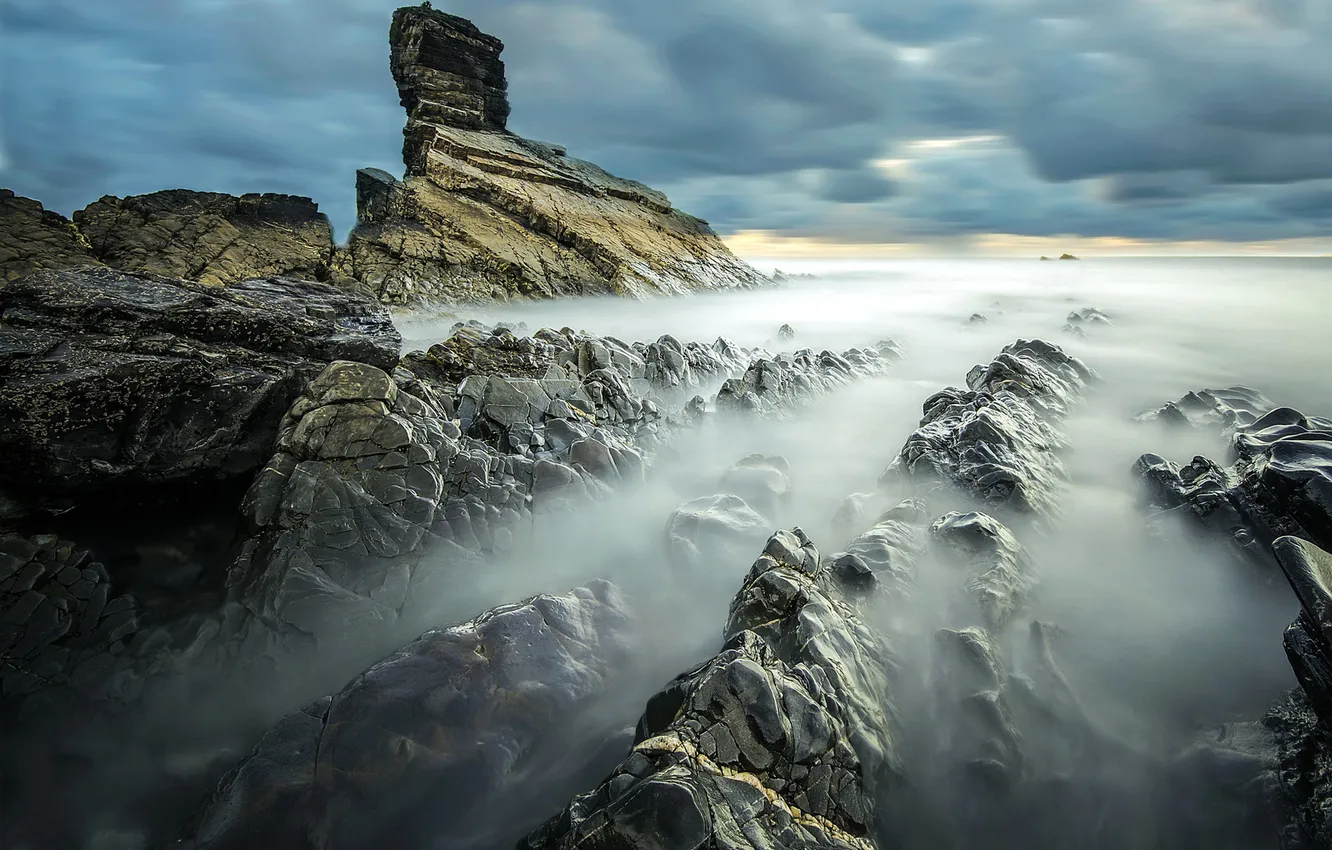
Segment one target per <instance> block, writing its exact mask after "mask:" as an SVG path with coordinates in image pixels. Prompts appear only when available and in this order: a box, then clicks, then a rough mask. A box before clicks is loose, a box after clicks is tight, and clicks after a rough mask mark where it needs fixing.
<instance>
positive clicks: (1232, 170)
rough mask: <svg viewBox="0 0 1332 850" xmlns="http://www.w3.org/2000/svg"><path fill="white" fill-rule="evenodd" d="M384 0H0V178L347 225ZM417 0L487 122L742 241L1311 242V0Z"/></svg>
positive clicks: (1318, 16) (383, 120) (382, 72)
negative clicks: (467, 72) (272, 208)
mask: <svg viewBox="0 0 1332 850" xmlns="http://www.w3.org/2000/svg"><path fill="white" fill-rule="evenodd" d="M397 5H399V3H397V2H394V0H0V26H3V31H2V33H0V38H3V44H0V75H2V76H0V185H4V186H8V187H11V188H13V189H15V190H16V191H18V192H19V193H20V194H26V195H30V196H33V197H36V198H38V199H40V200H42V201H43V202H45V203H46V205H47V206H48V207H50V208H52V209H56V210H59V211H60V212H63V213H66V214H68V213H70V212H72V211H73V210H75V209H77V208H80V207H82V206H84V205H85V204H87V203H89V202H91V201H92V200H94V199H96V198H97V197H99V196H101V195H103V194H117V195H126V194H136V193H142V192H149V191H154V190H157V189H162V188H172V187H188V188H195V189H209V190H217V191H226V192H236V193H240V192H249V191H277V192H289V193H295V194H302V195H310V196H312V197H314V198H315V200H317V201H318V202H319V203H320V206H321V208H322V209H323V210H324V211H325V212H327V213H328V214H329V215H330V217H331V218H332V219H333V222H334V224H335V226H336V227H337V230H338V233H339V236H340V237H345V235H346V232H347V230H348V229H349V228H350V227H351V225H352V224H353V223H354V218H355V197H354V195H355V193H354V189H353V184H354V176H353V172H354V170H355V169H356V168H358V167H361V166H367V165H371V166H378V167H380V168H384V169H386V170H389V171H392V172H395V173H400V172H401V170H402V164H401V160H400V148H401V135H400V133H401V129H402V124H403V121H404V114H403V111H402V110H401V108H400V107H399V105H398V101H397V95H396V91H395V89H394V86H393V81H392V78H391V77H390V76H389V71H388V45H387V35H388V25H389V16H390V14H391V12H392V10H393V8H394V7H395V6H397ZM435 5H436V7H437V8H442V9H444V10H446V11H450V12H453V13H455V14H460V15H463V16H466V17H468V18H471V19H472V20H473V21H475V22H476V23H477V25H478V26H480V27H481V28H482V29H484V30H486V31H488V32H491V33H494V34H495V35H498V36H499V37H500V38H502V39H503V40H504V42H505V43H506V45H507V47H506V50H505V53H504V59H505V61H506V63H507V65H508V69H509V91H510V100H511V102H512V105H513V114H512V116H511V118H510V129H512V130H514V131H515V132H518V133H520V134H522V135H525V136H529V137H532V138H536V139H541V140H545V141H553V142H558V143H560V144H563V145H565V146H566V147H568V149H569V151H570V153H571V155H575V156H579V157H581V158H584V159H590V160H592V161H594V162H596V163H598V164H600V165H602V166H604V167H606V168H608V169H609V170H611V171H613V172H616V173H619V174H622V175H624V176H627V177H633V178H636V179H638V180H642V181H643V182H646V183H648V184H650V185H653V186H656V187H658V188H660V189H663V190H664V191H666V192H667V193H668V194H669V195H670V196H671V199H672V200H673V201H674V202H675V204H676V205H677V206H678V207H680V208H682V209H685V210H688V211H690V212H693V213H695V214H697V215H700V216H702V217H704V218H706V219H708V220H709V221H711V222H712V224H713V226H714V227H715V228H716V229H717V230H719V231H720V232H722V233H724V234H727V235H728V236H729V237H730V238H731V239H732V240H733V244H734V245H736V246H737V247H739V248H740V249H742V250H744V251H746V252H750V253H775V252H781V251H789V252H798V251H816V250H817V251H825V250H826V251H840V252H843V253H846V252H851V253H856V252H864V253H881V252H892V251H906V252H911V251H918V250H933V251H945V252H947V251H965V250H970V251H978V252H993V253H1004V252H1010V251H1014V250H1017V251H1026V252H1030V251H1046V252H1048V251H1049V250H1055V249H1056V248H1057V247H1058V246H1060V245H1069V246H1076V247H1082V248H1083V249H1084V250H1086V249H1088V248H1090V249H1092V250H1093V251H1094V250H1104V251H1114V250H1119V251H1129V252H1135V251H1140V252H1150V251H1156V250H1172V251H1188V252H1213V251H1221V252H1226V251H1231V250H1238V251H1253V250H1268V251H1273V250H1275V251H1290V252H1297V253H1310V252H1312V253H1326V252H1327V251H1328V250H1332V248H1329V240H1328V239H1327V237H1328V235H1329V234H1330V233H1332V0H893V1H892V2H885V0H670V2H666V0H436V2H435ZM1254 243H1267V244H1265V245H1255V244H1254Z"/></svg>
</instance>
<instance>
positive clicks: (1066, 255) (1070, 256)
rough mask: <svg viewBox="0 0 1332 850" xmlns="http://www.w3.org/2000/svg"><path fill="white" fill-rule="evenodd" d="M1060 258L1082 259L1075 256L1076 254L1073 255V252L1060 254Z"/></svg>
mask: <svg viewBox="0 0 1332 850" xmlns="http://www.w3.org/2000/svg"><path fill="white" fill-rule="evenodd" d="M1059 259H1061V260H1077V259H1080V258H1079V257H1075V256H1073V255H1072V254H1060V255H1059Z"/></svg>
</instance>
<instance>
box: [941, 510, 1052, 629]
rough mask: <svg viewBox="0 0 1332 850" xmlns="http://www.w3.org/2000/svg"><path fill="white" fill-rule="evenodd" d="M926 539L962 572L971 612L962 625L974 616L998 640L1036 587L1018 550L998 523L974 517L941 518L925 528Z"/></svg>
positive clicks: (1028, 562) (1010, 534)
mask: <svg viewBox="0 0 1332 850" xmlns="http://www.w3.org/2000/svg"><path fill="white" fill-rule="evenodd" d="M930 535H931V537H932V538H933V540H934V541H935V543H937V544H939V545H941V546H943V547H944V548H945V549H947V550H949V551H950V552H951V553H952V555H953V557H954V558H955V559H956V560H958V561H959V562H960V563H961V565H962V567H963V569H965V570H966V579H965V589H966V595H967V597H968V599H969V600H970V602H971V605H972V606H974V609H973V610H974V611H975V612H976V613H974V614H972V615H971V616H970V617H968V618H967V619H973V620H976V614H979V618H978V620H976V624H977V625H980V626H982V627H983V628H985V629H987V630H988V631H989V632H990V633H992V634H995V635H1002V634H1003V633H1004V631H1005V629H1007V627H1008V625H1009V623H1011V622H1012V620H1013V618H1014V617H1015V616H1017V615H1018V614H1019V613H1021V611H1022V610H1023V609H1024V608H1025V606H1026V603H1027V600H1028V598H1029V597H1030V595H1031V592H1032V589H1033V587H1034V586H1035V584H1036V578H1035V570H1034V569H1033V567H1032V564H1031V559H1030V558H1029V557H1028V555H1027V552H1026V550H1025V549H1024V548H1023V547H1022V544H1020V543H1018V541H1017V538H1016V537H1014V536H1013V532H1011V531H1009V530H1008V528H1007V527H1006V526H1005V525H1004V524H1003V523H1001V522H999V521H998V520H996V519H994V518H993V517H991V516H989V515H987V514H983V513H977V512H974V511H973V512H971V513H965V514H963V513H957V512H953V513H949V514H945V515H944V516H943V517H942V518H941V519H939V520H937V521H936V522H935V523H934V524H933V525H932V526H931V527H930Z"/></svg>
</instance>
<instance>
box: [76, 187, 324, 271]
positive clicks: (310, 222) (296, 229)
mask: <svg viewBox="0 0 1332 850" xmlns="http://www.w3.org/2000/svg"><path fill="white" fill-rule="evenodd" d="M74 223H75V224H76V225H77V226H78V229H79V233H80V234H81V235H82V237H83V238H84V239H85V240H87V242H88V244H89V245H90V246H91V248H92V253H93V255H94V256H95V257H96V258H97V259H98V260H100V261H101V262H103V263H105V264H106V265H108V266H111V267H112V268H115V269H119V270H121V271H126V272H147V273H149V274H156V275H163V276H165V277H176V278H184V279H186V280H197V281H200V282H202V283H214V284H233V283H239V282H240V281H243V280H249V279H251V278H257V277H296V278H303V279H305V280H321V281H322V280H329V279H330V277H331V276H332V271H331V266H332V263H333V253H334V246H333V228H332V226H331V225H329V223H328V216H326V215H324V214H323V213H321V212H319V207H318V205H316V204H315V202H314V201H312V200H310V199H309V198H301V197H297V196H294V195H274V194H264V195H259V194H251V195H241V196H239V197H237V196H236V195H226V194H222V193H219V192H194V191H190V190H187V189H172V190H168V191H163V192H154V193H152V194H150V195H135V196H132V197H128V198H116V197H113V196H111V195H107V196H106V197H104V198H102V199H101V200H99V201H97V202H96V203H93V204H91V205H89V206H87V207H85V208H84V209H82V210H80V211H78V212H76V213H74Z"/></svg>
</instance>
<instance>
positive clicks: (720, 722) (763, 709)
mask: <svg viewBox="0 0 1332 850" xmlns="http://www.w3.org/2000/svg"><path fill="white" fill-rule="evenodd" d="M725 639H726V644H725V646H724V647H723V649H722V651H721V652H720V653H719V654H718V655H717V656H716V657H714V658H713V659H711V660H709V661H707V662H705V663H704V664H703V665H702V666H700V667H699V668H697V669H695V670H692V671H690V672H688V673H685V674H683V675H682V676H680V677H679V678H677V679H676V680H675V681H674V682H672V683H671V684H670V685H668V686H667V687H666V688H665V689H664V690H663V691H662V692H661V693H659V694H658V695H657V696H655V697H653V698H652V699H651V700H650V701H649V702H648V705H647V710H646V712H645V713H644V715H643V717H642V719H641V720H640V721H639V727H638V733H637V735H636V742H635V744H634V747H633V750H632V751H631V753H630V755H629V756H628V758H627V759H626V760H625V761H623V762H622V763H621V764H620V766H619V767H617V768H616V769H615V770H614V771H613V772H612V773H611V775H610V776H609V777H608V778H607V779H606V781H605V782H604V783H603V784H601V785H600V786H599V787H598V788H596V789H595V790H593V791H591V792H589V793H587V794H584V795H581V796H579V797H577V798H575V799H574V801H573V802H572V803H571V804H570V805H569V807H568V808H566V809H565V811H564V812H563V813H562V814H560V815H558V816H556V817H555V818H553V819H552V820H550V821H548V822H547V823H546V824H545V825H544V826H542V827H540V828H539V829H537V830H536V831H535V832H533V833H532V834H531V835H529V836H528V837H527V839H526V841H524V842H523V844H522V845H521V846H523V847H526V848H557V847H576V846H583V845H584V844H585V843H586V842H587V841H589V840H594V841H595V842H596V844H597V846H599V847H607V848H611V847H624V848H629V847H643V846H654V847H680V848H685V847H691V848H693V847H704V846H718V847H733V846H783V847H853V848H863V849H864V850H869V848H871V847H872V846H873V843H872V839H871V838H870V831H871V828H872V825H873V822H874V816H875V801H876V799H878V798H879V797H880V796H881V795H883V794H888V793H890V788H891V787H892V786H893V785H894V783H895V782H896V781H897V780H898V777H899V769H900V765H899V761H898V758H899V757H898V753H897V741H896V732H895V729H894V723H893V720H892V715H891V709H890V708H889V705H890V695H889V693H888V685H887V681H886V679H885V672H884V671H885V669H886V666H887V663H886V657H885V654H886V649H885V647H884V646H883V645H882V643H881V642H880V640H879V638H877V637H876V636H875V634H874V632H873V631H871V630H870V629H869V628H868V627H866V626H865V625H864V623H863V622H862V621H861V620H860V618H859V616H858V615H857V613H856V609H855V607H854V606H853V603H851V602H850V601H848V597H847V592H846V590H845V589H843V588H841V587H840V586H839V585H838V584H837V582H836V580H835V579H833V578H832V577H831V576H830V575H829V574H828V573H827V571H826V570H825V568H824V567H823V566H822V565H821V564H820V562H819V557H818V553H817V551H816V550H815V549H814V546H813V544H811V543H810V542H809V541H808V539H807V538H806V537H805V536H804V535H803V533H802V532H800V531H799V530H798V529H797V530H794V531H790V532H785V531H783V532H778V533H777V534H776V535H774V536H773V537H772V538H771V539H770V540H769V542H768V545H767V547H766V549H765V552H764V554H763V555H762V556H760V558H759V560H758V561H757V562H756V563H755V564H754V567H753V568H752V569H751V570H750V573H749V576H748V577H747V578H746V580H745V585H744V588H743V589H742V590H741V592H740V593H739V595H737V597H736V598H735V601H734V602H733V603H732V606H731V614H730V618H729V620H728V622H727V626H726V632H725Z"/></svg>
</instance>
